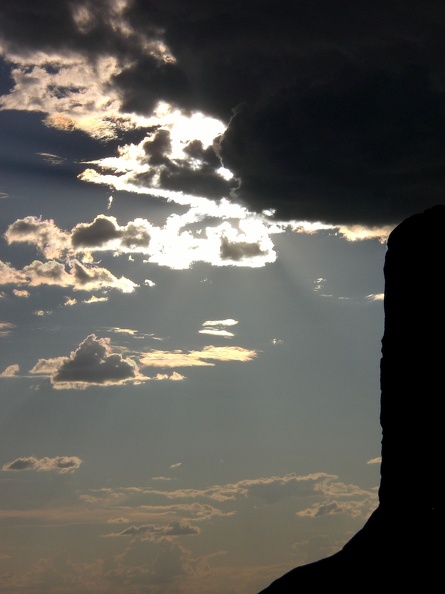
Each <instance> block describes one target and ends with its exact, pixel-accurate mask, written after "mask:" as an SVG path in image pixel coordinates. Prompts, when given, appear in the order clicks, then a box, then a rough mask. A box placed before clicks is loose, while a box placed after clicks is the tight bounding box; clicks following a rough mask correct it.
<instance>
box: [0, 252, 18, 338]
mask: <svg viewBox="0 0 445 594" xmlns="http://www.w3.org/2000/svg"><path fill="white" fill-rule="evenodd" d="M1 264H2V262H1V261H0V272H1ZM14 328H15V324H11V322H2V321H0V337H1V336H8V335H9V334H11V332H12V331H13V329H14Z"/></svg>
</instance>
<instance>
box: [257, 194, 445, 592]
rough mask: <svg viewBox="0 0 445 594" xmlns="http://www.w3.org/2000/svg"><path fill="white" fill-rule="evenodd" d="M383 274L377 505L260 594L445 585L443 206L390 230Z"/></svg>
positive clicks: (428, 589) (434, 588)
mask: <svg viewBox="0 0 445 594" xmlns="http://www.w3.org/2000/svg"><path fill="white" fill-rule="evenodd" d="M384 273H385V301H384V306H385V328H384V334H383V339H382V358H381V374H380V380H381V413H380V422H381V426H382V464H381V481H380V489H379V505H378V507H377V509H376V510H375V511H374V513H373V514H372V515H371V517H370V518H369V520H368V521H367V522H366V524H365V525H364V527H363V528H362V529H361V530H360V531H359V532H358V533H357V534H356V535H355V536H354V537H353V538H352V539H351V540H350V541H349V542H348V543H347V544H346V545H345V546H344V547H343V549H341V550H340V551H339V552H338V553H336V554H335V555H332V556H331V557H326V558H325V559H321V560H320V561H316V562H314V563H310V564H308V565H302V566H300V567H296V568H295V569H293V570H292V571H290V572H289V573H287V574H285V575H284V576H282V577H281V578H279V579H277V580H276V581H274V582H273V583H272V584H271V585H270V586H269V587H267V588H266V589H265V590H263V591H262V592H261V593H260V594H288V593H289V594H291V593H294V592H295V593H297V592H302V591H304V590H305V589H306V588H311V589H315V592H321V588H325V587H331V588H332V587H336V588H338V590H340V591H343V592H355V593H357V592H358V593H359V592H368V591H371V590H372V589H377V588H378V589H379V590H382V591H386V590H387V591H394V592H396V593H399V592H404V591H417V592H420V593H421V594H428V593H430V592H437V591H440V590H441V589H442V588H443V585H442V586H440V584H441V583H442V584H443V581H444V578H443V569H442V550H443V528H444V495H443V488H442V487H441V484H442V482H443V478H442V473H443V468H444V453H445V452H444V451H445V447H444V441H445V417H444V414H443V409H444V406H443V403H444V400H445V290H444V283H443V278H442V277H443V276H444V275H445V205H438V206H435V207H433V208H430V209H428V210H426V211H425V212H423V213H420V214H416V215H413V216H411V217H409V218H408V219H406V220H405V221H403V222H402V223H401V224H400V225H398V226H397V227H396V228H395V229H394V230H393V231H392V233H391V234H390V236H389V238H388V249H387V253H386V258H385V265H384Z"/></svg>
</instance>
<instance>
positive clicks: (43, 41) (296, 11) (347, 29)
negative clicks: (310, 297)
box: [0, 0, 445, 225]
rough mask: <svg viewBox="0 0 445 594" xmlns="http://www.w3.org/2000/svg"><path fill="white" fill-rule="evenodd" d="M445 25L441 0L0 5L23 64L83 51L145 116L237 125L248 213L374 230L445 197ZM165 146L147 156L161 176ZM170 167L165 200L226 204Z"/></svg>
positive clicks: (159, 143)
mask: <svg viewBox="0 0 445 594" xmlns="http://www.w3.org/2000/svg"><path fill="white" fill-rule="evenodd" d="M444 20H445V4H444V3H443V2H441V1H440V0H425V1H424V2H414V1H408V2H406V1H405V2H402V1H401V0H396V1H393V2H387V1H386V0H376V1H375V2H372V3H370V2H367V1H364V0H338V1H337V2H331V1H329V0H313V1H311V2H305V1H303V0H297V1H296V0H276V1H275V2H273V3H271V2H269V1H267V0H257V1H255V2H251V1H247V2H235V1H234V0H225V1H223V2H221V1H220V0H190V1H188V2H183V1H182V0H170V1H169V2H165V0H152V1H151V2H146V1H145V0H133V1H132V2H128V3H127V4H126V5H125V4H124V3H118V2H117V1H113V0H107V1H104V2H101V3H100V6H99V4H97V3H94V2H92V1H91V0H85V1H82V2H81V1H80V0H79V1H77V2H71V1H70V2H68V0H61V1H60V2H57V3H54V2H50V1H48V0H46V1H45V0H42V1H40V2H32V1H31V0H16V1H15V2H10V3H3V4H2V6H1V7H0V22H2V32H1V39H2V40H3V43H4V46H5V47H6V49H7V50H8V51H9V52H10V53H11V54H12V53H13V51H17V52H20V53H22V55H23V54H24V53H26V52H28V53H32V52H36V51H37V50H39V49H41V50H44V51H47V52H48V53H49V52H51V51H52V52H59V53H65V55H67V53H68V52H73V51H74V52H77V53H81V54H82V55H83V56H85V57H87V58H88V59H89V60H90V61H92V62H94V61H95V60H97V59H98V58H99V57H101V56H107V55H111V56H113V57H114V58H115V59H116V63H117V64H119V65H121V66H125V67H124V68H123V69H121V70H120V71H119V72H116V74H115V76H114V77H113V79H112V81H111V83H112V85H114V87H115V89H117V90H118V92H119V96H120V97H121V99H122V110H123V111H127V112H133V113H143V114H148V113H150V111H151V109H152V108H153V106H154V105H155V104H156V102H157V101H158V100H163V101H167V102H169V103H171V104H173V105H175V106H177V107H179V108H180V109H183V110H185V111H193V110H201V111H203V112H205V113H207V114H209V115H214V116H216V117H218V118H220V119H222V120H223V121H224V122H226V123H227V124H228V130H227V132H226V133H225V134H224V136H223V138H222V142H221V157H222V160H223V164H224V165H225V166H226V167H228V168H230V169H231V170H232V171H233V172H234V174H235V175H236V177H237V180H236V183H237V185H236V186H234V187H233V188H232V190H233V196H234V197H236V198H237V199H238V200H241V201H242V202H244V203H245V204H247V205H248V206H249V207H250V208H252V209H254V210H262V209H275V210H276V215H277V217H279V218H283V219H309V220H322V221H323V222H327V223H366V224H373V225H379V224H382V223H388V224H392V223H396V222H398V221H399V220H400V219H401V218H403V217H405V216H407V215H408V214H411V213H412V212H413V211H417V210H419V209H423V208H425V207H428V206H430V205H432V204H434V203H436V202H440V201H443V198H442V196H443V190H444V189H445V167H444V162H443V160H444V157H443V155H444V154H445V105H444V95H443V93H444V91H445V66H444V64H445V60H444V59H445V37H444V35H443V22H444ZM119 24H120V25H121V26H119ZM60 92H63V89H62V90H61V91H60ZM163 135H164V136H161V135H157V136H156V137H155V139H154V140H153V141H151V144H149V145H146V151H147V156H148V158H149V160H151V161H152V162H153V163H155V164H157V165H162V166H163V164H164V162H165V159H166V156H165V153H166V147H167V144H166V143H167V141H168V138H167V134H166V133H165V132H163ZM194 150H195V148H194V147H191V152H193V151H194ZM166 165H167V166H166V170H165V172H163V177H162V180H161V182H162V184H163V185H164V187H165V188H167V189H178V188H181V189H184V190H185V191H195V192H198V191H201V190H202V191H203V192H204V191H208V195H209V196H212V197H214V198H219V197H220V196H221V194H220V192H221V191H225V190H227V185H225V184H224V182H223V181H220V182H219V183H220V187H218V188H217V187H216V186H212V184H214V182H215V177H214V176H213V167H214V164H213V162H212V163H211V164H209V168H208V171H207V173H208V176H207V178H205V175H204V178H203V177H201V178H200V179H198V177H199V176H198V175H197V174H196V173H195V172H194V171H192V170H185V168H184V167H183V164H182V163H173V162H169V163H166ZM204 173H205V172H204ZM212 187H213V191H211V190H210V188H212ZM190 188H191V189H190ZM193 188H195V189H193Z"/></svg>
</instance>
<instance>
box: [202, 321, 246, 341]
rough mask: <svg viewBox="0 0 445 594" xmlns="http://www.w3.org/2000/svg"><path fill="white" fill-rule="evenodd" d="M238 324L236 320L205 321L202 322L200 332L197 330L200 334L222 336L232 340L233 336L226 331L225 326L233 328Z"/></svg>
mask: <svg viewBox="0 0 445 594" xmlns="http://www.w3.org/2000/svg"><path fill="white" fill-rule="evenodd" d="M236 324H238V322H237V321H236V320H232V319H227V320H207V321H206V322H203V324H202V326H203V328H202V330H199V333H200V334H210V335H213V336H223V337H224V338H232V337H233V336H235V335H234V334H233V332H229V331H228V330H226V327H227V326H235V325H236Z"/></svg>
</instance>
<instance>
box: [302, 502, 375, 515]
mask: <svg viewBox="0 0 445 594" xmlns="http://www.w3.org/2000/svg"><path fill="white" fill-rule="evenodd" d="M374 508H375V501H374V500H372V501H370V500H364V501H335V500H334V501H323V502H321V503H316V504H314V505H313V506H311V507H309V508H307V509H304V510H301V511H298V512H297V513H296V515H297V516H299V517H300V518H319V517H322V516H332V515H336V514H347V515H349V516H351V517H353V518H355V517H359V516H362V517H367V516H368V515H369V514H370V513H371V511H372V510H373V509H374Z"/></svg>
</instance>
